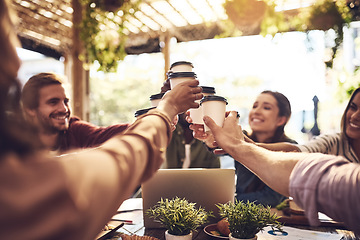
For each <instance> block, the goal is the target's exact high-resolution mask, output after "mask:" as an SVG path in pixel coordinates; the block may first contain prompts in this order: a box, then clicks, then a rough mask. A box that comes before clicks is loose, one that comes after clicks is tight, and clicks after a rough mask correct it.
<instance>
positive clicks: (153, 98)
mask: <svg viewBox="0 0 360 240" xmlns="http://www.w3.org/2000/svg"><path fill="white" fill-rule="evenodd" d="M164 94H165V93H158V94H153V95H151V96H150V105H151V106H152V107H157V106H158V105H159V102H160V101H161V98H162V97H163V96H164Z"/></svg>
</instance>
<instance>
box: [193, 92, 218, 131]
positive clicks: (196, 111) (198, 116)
mask: <svg viewBox="0 0 360 240" xmlns="http://www.w3.org/2000/svg"><path fill="white" fill-rule="evenodd" d="M201 87H202V89H203V91H202V93H203V94H204V97H206V96H211V95H214V94H215V88H213V87H207V86H201ZM195 102H197V103H199V104H200V100H196V101H195ZM189 112H190V117H191V119H192V123H193V124H201V125H203V124H204V121H203V109H202V106H201V105H200V106H199V108H190V109H189Z"/></svg>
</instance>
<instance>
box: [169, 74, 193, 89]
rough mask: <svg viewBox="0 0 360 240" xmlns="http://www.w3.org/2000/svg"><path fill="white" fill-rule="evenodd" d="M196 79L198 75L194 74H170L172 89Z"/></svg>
mask: <svg viewBox="0 0 360 240" xmlns="http://www.w3.org/2000/svg"><path fill="white" fill-rule="evenodd" d="M191 79H196V74H195V73H194V72H174V73H170V75H169V80H170V88H171V89H174V87H175V86H176V85H178V84H179V83H182V82H184V81H187V80H191Z"/></svg>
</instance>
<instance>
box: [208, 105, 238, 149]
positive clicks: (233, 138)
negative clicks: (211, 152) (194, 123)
mask: <svg viewBox="0 0 360 240" xmlns="http://www.w3.org/2000/svg"><path fill="white" fill-rule="evenodd" d="M204 122H205V124H206V125H207V126H208V127H209V128H210V129H211V132H212V134H213V137H214V139H215V141H216V142H215V143H214V144H213V145H214V146H219V147H221V148H222V149H223V150H224V151H225V152H227V153H229V154H230V155H231V150H232V147H233V146H235V145H236V144H239V142H241V141H244V134H243V132H242V130H241V126H239V125H238V114H237V112H236V111H231V112H228V113H227V117H226V118H225V121H224V125H223V127H220V126H218V125H216V123H215V122H214V121H213V120H212V119H211V118H210V117H209V116H204ZM215 153H223V151H222V150H215Z"/></svg>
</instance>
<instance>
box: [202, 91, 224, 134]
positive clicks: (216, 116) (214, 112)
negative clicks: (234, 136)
mask: <svg viewBox="0 0 360 240" xmlns="http://www.w3.org/2000/svg"><path fill="white" fill-rule="evenodd" d="M227 104H228V102H227V100H226V99H225V98H224V97H221V96H216V95H212V96H206V97H204V98H203V99H201V101H200V105H201V106H202V110H203V115H204V116H209V117H211V118H212V119H213V120H214V121H215V123H216V124H217V125H218V126H222V125H223V124H224V120H225V113H226V105H227ZM204 130H205V132H211V130H210V128H209V127H208V126H207V125H206V124H204Z"/></svg>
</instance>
